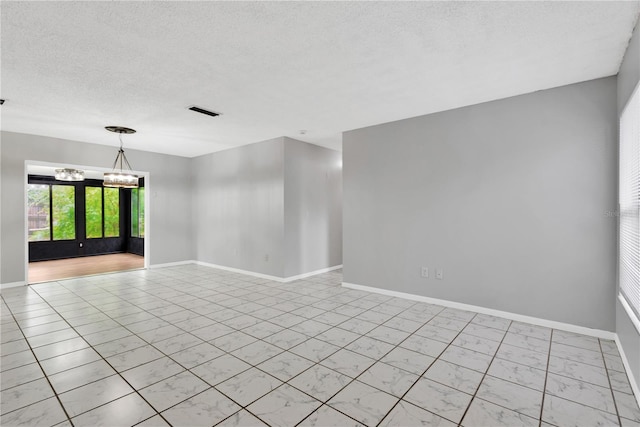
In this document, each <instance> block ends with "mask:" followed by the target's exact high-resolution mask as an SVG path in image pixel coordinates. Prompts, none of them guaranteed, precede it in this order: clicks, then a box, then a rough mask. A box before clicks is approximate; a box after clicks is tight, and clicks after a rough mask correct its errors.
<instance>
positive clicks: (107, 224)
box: [104, 188, 120, 237]
mask: <svg viewBox="0 0 640 427" xmlns="http://www.w3.org/2000/svg"><path fill="white" fill-rule="evenodd" d="M118 236H120V190H119V189H117V188H105V189H104V237H118Z"/></svg>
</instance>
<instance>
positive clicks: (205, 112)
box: [189, 105, 220, 117]
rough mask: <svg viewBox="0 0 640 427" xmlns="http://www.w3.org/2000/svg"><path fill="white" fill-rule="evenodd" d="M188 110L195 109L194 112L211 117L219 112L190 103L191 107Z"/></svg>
mask: <svg viewBox="0 0 640 427" xmlns="http://www.w3.org/2000/svg"><path fill="white" fill-rule="evenodd" d="M189 110H191V111H195V112H196V113H201V114H206V115H207V116H211V117H216V116H219V115H220V113H216V112H215V111H209V110H205V109H204V108H200V107H196V106H195V105H192V106H191V107H189Z"/></svg>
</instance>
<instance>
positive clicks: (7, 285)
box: [0, 281, 27, 290]
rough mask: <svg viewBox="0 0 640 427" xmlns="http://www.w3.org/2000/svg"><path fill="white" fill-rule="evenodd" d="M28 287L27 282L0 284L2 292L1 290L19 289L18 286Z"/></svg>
mask: <svg viewBox="0 0 640 427" xmlns="http://www.w3.org/2000/svg"><path fill="white" fill-rule="evenodd" d="M26 285H27V282H25V281H22V282H11V283H2V284H0V290H1V289H9V288H17V287H18V286H26Z"/></svg>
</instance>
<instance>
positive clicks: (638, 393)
mask: <svg viewBox="0 0 640 427" xmlns="http://www.w3.org/2000/svg"><path fill="white" fill-rule="evenodd" d="M615 342H616V347H618V352H619V353H620V358H621V359H622V364H623V365H624V369H625V370H626V371H627V372H626V374H627V378H628V379H629V384H630V385H631V390H633V394H634V397H635V398H636V401H637V402H638V406H640V385H638V383H637V382H636V379H635V377H634V376H633V371H631V365H629V360H628V359H627V355H626V354H625V353H624V349H623V348H622V344H621V343H620V338H619V337H618V334H616V339H615Z"/></svg>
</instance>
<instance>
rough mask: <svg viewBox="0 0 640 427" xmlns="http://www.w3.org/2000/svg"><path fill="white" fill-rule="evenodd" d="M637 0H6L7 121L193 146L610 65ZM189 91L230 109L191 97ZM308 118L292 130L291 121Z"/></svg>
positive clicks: (334, 135) (390, 113)
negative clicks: (118, 130)
mask: <svg viewBox="0 0 640 427" xmlns="http://www.w3.org/2000/svg"><path fill="white" fill-rule="evenodd" d="M639 10H640V2H638V1H625V2H562V3H559V2H549V1H544V2H460V3H458V2H118V1H116V2H77V1H73V2H6V1H3V2H2V4H1V14H2V21H1V25H2V27H1V43H2V46H1V47H2V56H1V59H2V62H1V72H2V74H1V77H2V81H1V82H2V83H1V91H0V97H1V98H4V99H6V100H7V102H6V103H5V104H4V106H2V107H0V108H1V114H2V128H3V130H8V131H14V132H24V133H32V134H38V135H46V136H53V137H59V138H65V139H72V140H79V141H87V142H93V143H100V144H108V145H117V144H118V142H117V137H116V136H115V135H114V134H111V133H109V132H107V131H105V130H104V129H103V128H104V126H107V125H121V126H128V127H132V128H134V129H137V130H138V133H136V134H135V135H131V136H126V137H125V148H136V149H141V150H148V151H155V152H162V153H169V154H177V155H181V156H188V157H191V156H197V155H201V154H206V153H210V152H214V151H218V150H223V149H226V148H231V147H235V146H239V145H243V144H248V143H253V142H258V141H262V140H265V139H269V138H274V137H279V136H290V137H294V138H296V139H300V140H303V141H307V142H311V143H314V144H318V145H323V146H327V147H330V148H334V149H340V148H341V132H343V131H346V130H350V129H355V128H360V127H364V126H370V125H374V124H379V123H384V122H389V121H393V120H398V119H403V118H408V117H414V116H418V115H423V114H427V113H432V112H436V111H443V110H447V109H451V108H456V107H460V106H465V105H471V104H476V103H480V102H485V101H489V100H494V99H499V98H504V97H508V96H513V95H518V94H523V93H529V92H533V91H536V90H541V89H546V88H551V87H557V86H561V85H566V84H570V83H575V82H580V81H585V80H590V79H594V78H599V77H604V76H610V75H614V74H616V73H617V72H618V68H619V66H620V62H621V60H622V57H623V54H624V51H625V48H626V46H627V43H628V41H629V38H630V36H631V32H632V30H633V26H634V24H635V22H636V20H637V18H638V12H639ZM194 104H195V105H198V106H201V107H205V108H209V109H212V110H215V111H218V112H222V113H223V115H222V116H220V117H217V118H211V117H208V116H204V115H200V114H197V113H193V112H191V111H188V110H187V109H186V107H188V106H191V105H194ZM302 129H304V130H307V133H306V134H305V135H300V134H299V131H300V130H302Z"/></svg>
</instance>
